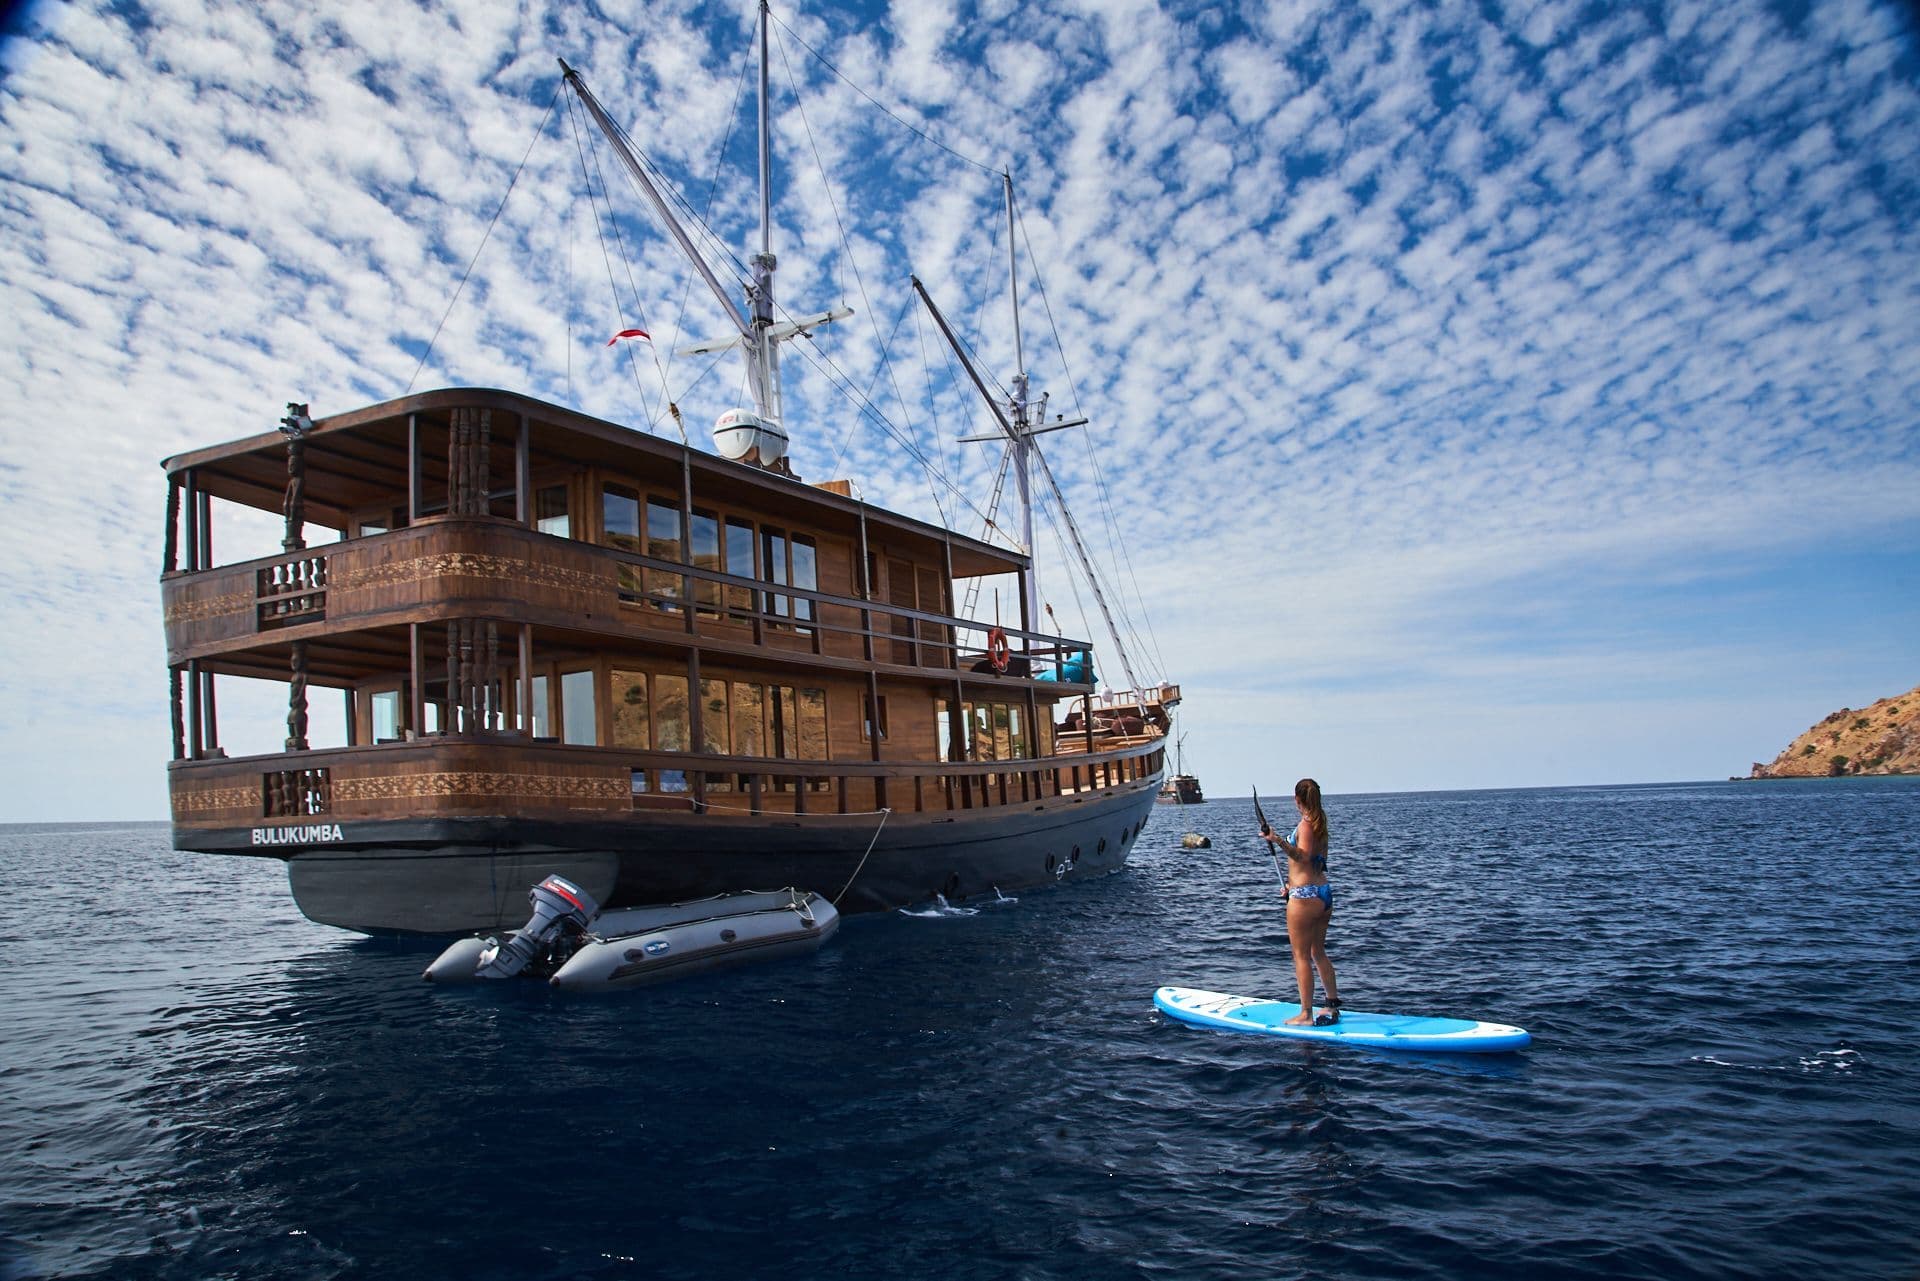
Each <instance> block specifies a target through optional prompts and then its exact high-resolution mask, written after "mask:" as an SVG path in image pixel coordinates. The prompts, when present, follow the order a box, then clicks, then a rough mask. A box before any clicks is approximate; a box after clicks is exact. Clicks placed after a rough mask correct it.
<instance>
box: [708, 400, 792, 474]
mask: <svg viewBox="0 0 1920 1281" xmlns="http://www.w3.org/2000/svg"><path fill="white" fill-rule="evenodd" d="M713 443H714V444H715V446H717V447H718V448H719V450H720V456H721V457H722V458H731V459H733V460H734V461H735V462H739V463H759V464H760V465H761V466H762V467H771V466H773V465H774V464H775V463H777V462H779V461H780V459H781V458H782V457H783V456H784V455H785V454H786V452H787V433H786V431H785V429H784V428H782V427H781V426H780V425H779V424H778V423H774V422H770V421H768V420H767V419H765V418H762V417H761V416H760V415H759V414H756V413H754V412H753V411H752V410H751V409H729V410H728V411H727V412H726V413H724V414H721V415H720V417H719V418H718V419H717V420H716V421H715V422H714V424H713Z"/></svg>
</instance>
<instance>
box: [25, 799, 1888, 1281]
mask: <svg viewBox="0 0 1920 1281" xmlns="http://www.w3.org/2000/svg"><path fill="white" fill-rule="evenodd" d="M1329 808H1330V811H1331V814H1332V818H1333V823H1334V860H1333V864H1334V879H1335V882H1336V885H1337V887H1338V893H1339V913H1338V915H1337V917H1336V919H1335V923H1334V926H1333V929H1332V932H1331V936H1330V940H1329V942H1330V949H1331V951H1332V954H1333V957H1334V960H1335V962H1336V964H1337V965H1338V967H1339V972H1340V976H1341V984H1342V987H1343V988H1344V989H1345V993H1344V995H1345V996H1346V999H1347V1001H1348V1004H1349V1005H1350V1006H1351V1007H1354V1008H1361V1009H1373V1010H1381V1011H1393V1012H1421V1013H1443V1014H1457V1015H1468V1016H1474V1017H1483V1018H1489V1019H1495V1020H1501V1021H1507V1022H1514V1023H1519V1024H1522V1025H1524V1026H1525V1027H1527V1028H1529V1029H1530V1030H1531V1031H1532V1032H1533V1034H1534V1038H1535V1040H1534V1045H1533V1048H1532V1049H1531V1050H1529V1051H1527V1052H1525V1053H1522V1054H1515V1055H1501V1056H1491V1057H1487V1058H1484V1059H1476V1058H1470V1057H1455V1056H1437V1055H1436V1056H1416V1055H1403V1054H1382V1053H1375V1052H1368V1051H1360V1050H1353V1049H1340V1048H1328V1047H1321V1046H1314V1045H1306V1044H1300V1043H1289V1042H1281V1041H1273V1040H1266V1039H1256V1038H1249V1037H1244V1036H1236V1035H1231V1034H1223V1033H1215V1032H1208V1031H1203V1030H1199V1029H1195V1028H1191V1027H1187V1026H1184V1025H1180V1024H1176V1023H1170V1022H1168V1021H1166V1020H1164V1019H1163V1018H1162V1017H1160V1016H1159V1015H1158V1014H1157V1013H1156V1012H1155V1011H1154V1009H1153V1006H1152V1001H1151V996H1152V992H1153V989H1154V988H1155V987H1157V986H1159V985H1160V984H1163V983H1175V984H1182V985H1187V986H1201V987H1211V988H1218V989H1221V990H1226V991H1237V992H1250V993H1269V994H1273V995H1278V996H1287V995H1289V993H1290V990H1291V982H1292V978H1291V969H1290V966H1289V963H1288V960H1287V951H1286V942H1285V936H1284V932H1283V926H1282V912H1281V906H1280V899H1279V894H1278V892H1277V884H1276V881H1275V875H1274V867H1273V865H1272V863H1271V862H1269V861H1268V860H1267V858H1266V857H1265V856H1264V854H1262V853H1261V852H1260V850H1259V847H1258V846H1257V845H1256V843H1255V841H1254V839H1253V837H1252V822H1251V817H1250V810H1249V807H1248V805H1247V804H1246V802H1244V801H1215V802H1212V803H1210V804H1207V805H1204V806H1194V807H1186V808H1162V809H1161V810H1160V811H1159V812H1158V813H1156V815H1155V816H1154V818H1153V820H1152V822H1151V824H1150V825H1149V826H1148V828H1147V831H1146V833H1145V834H1144V835H1143V836H1142V838H1141V840H1140V842H1139V846H1138V848H1137V851H1136V853H1135V855H1134V858H1133V861H1132V863H1131V865H1130V866H1129V867H1128V868H1127V869H1126V870H1125V871H1123V872H1121V873H1118V874H1116V875H1113V876H1109V877H1105V878H1101V879H1097V880H1088V881H1083V882H1078V883H1074V882H1071V881H1069V882H1068V883H1066V884H1063V885H1060V886H1058V887H1055V888H1052V889H1048V890H1044V891H1037V892H1027V893H1024V894H1022V895H1020V896H1019V898H1018V900H1017V901H1008V902H998V903H989V904H978V903H974V904H968V905H966V907H967V908H968V909H970V910H965V911H961V910H941V909H940V907H939V906H938V905H933V906H931V907H928V908H923V909H920V910H917V911H913V912H905V913H895V914H891V915H887V916H882V917H874V918H867V917H861V918H855V919H853V920H851V921H849V922H848V923H847V924H846V925H845V927H844V928H843V929H842V930H841V932H840V934H839V936H838V937H837V938H836V939H835V940H834V941H833V942H832V943H831V944H830V945H829V946H828V947H827V948H826V949H825V950H824V951H822V952H821V953H820V954H819V955H817V956H816V957H813V958H809V959H803V960H796V961H788V962H781V963H775V964H771V965H765V966H761V967H758V968H754V969H747V970H739V971H735V972H732V973H728V974H720V975H709V976H705V977H701V978H696V979H692V980H689V981H686V982H683V983H680V984H678V985H674V986H670V987H663V988H656V989H652V990H645V991H640V992H635V993H629V994H625V995H622V996H617V997H611V998H601V999H582V998H577V997H575V998H568V997H562V996H560V995H558V994H555V993H552V992H550V991H548V990H547V989H545V988H544V987H541V986H539V985H534V984H525V985H516V986H510V987H506V988H494V989H488V990H449V989H440V988H434V987H430V986H428V985H426V984H424V983H422V982H420V980H419V973H420V970H421V969H422V967H423V966H424V965H425V964H426V962H427V961H428V960H429V959H430V957H431V955H432V952H433V949H432V948H431V947H428V946H421V945H402V944H397V943H393V942H382V941H372V940H365V939H358V938H355V937H353V936H350V935H347V934H343V933H340V932H337V931H333V930H329V929H325V928H322V927H320V926H316V925H312V924H310V923H308V922H307V921H305V920H304V919H303V918H302V917H301V916H300V915H299V913H298V912H297V911H296V910H295V909H294V907H293V905H292V903H291V900H290V899H289V897H288V895H287V892H286V883H285V876H284V873H283V871H282V869H281V868H280V866H279V865H278V864H275V863H272V862H270V861H265V860H253V859H239V858H217V857H211V856H198V855H181V854H175V853H173V852H172V851H171V850H170V849H169V847H168V839H167V833H166V829H165V828H164V827H161V826H117V827H114V826H78V827H76V826H62V827H10V828H0V1020H3V1021H4V1034H3V1036H0V1277H5V1278H22V1277H40V1276H99V1277H115V1278H120V1277H126V1278H147V1277H155V1278H160V1277H164V1278H204V1277H235V1278H261V1277H273V1278H280V1277H314V1278H333V1277H376V1276H405V1275H420V1276H448V1277H452V1276H460V1277H480V1278H486V1277H502V1278H505V1277H513V1278H529V1279H531V1278H575V1277H609V1278H612V1277H712V1276H718V1275H732V1276H744V1277H765V1276H775V1275H781V1276H798V1277H843V1276H852V1277H863V1276H873V1277H878V1276H913V1277H945V1276H952V1277H967V1278H998V1277H1008V1278H1016V1277H1017V1278H1067V1277H1074V1278H1079V1277H1087V1278H1096V1277H1169V1278H1195V1277H1220V1278H1234V1279H1235V1281H1247V1279H1248V1278H1253V1277H1261V1278H1269V1277H1305V1276H1314V1277H1322V1276H1325V1277H1344V1278H1368V1277H1413V1276H1432V1275H1449V1274H1450V1275H1463V1276H1464V1275H1473V1276H1512V1277H1535V1276H1546V1275H1575V1274H1580V1275H1592V1276H1608V1277H1645V1278H1674V1277H1730V1276H1782V1277H1785V1276H1801V1275H1812V1276H1818V1277H1822V1278H1831V1277H1909V1278H1910V1277H1913V1276H1914V1275H1915V1267H1916V1260H1917V1259H1920V1234H1917V1233H1916V1226H1915V1225H1916V1224H1920V1209H1917V1208H1916V1207H1920V1085H1916V1082H1917V1081H1920V1074H1917V1072H1916V1069H1920V1053H1917V1052H1916V1050H1915V1049H1914V1034H1915V1028H1916V1026H1920V984H1917V983H1916V975H1917V974H1920V964H1916V963H1917V962H1920V894H1916V889H1920V780H1911V779H1907V780H1901V779H1894V780H1836V781H1832V782H1779V783H1743V784H1703V785H1684V786H1683V785H1674V786H1659V787H1634V788H1591V789H1563V790H1545V791H1512V792H1471V793H1428V794H1419V795H1394V796H1352V797H1335V798H1333V799H1332V800H1331V802H1330V805H1329ZM1188 831H1195V832H1200V833H1204V834H1207V835H1209V836H1211V837H1212V838H1213V848H1212V849H1207V850H1186V849H1183V848H1181V845H1180V837H1181V835H1182V834H1183V833H1184V832H1188ZM971 909H977V910H971Z"/></svg>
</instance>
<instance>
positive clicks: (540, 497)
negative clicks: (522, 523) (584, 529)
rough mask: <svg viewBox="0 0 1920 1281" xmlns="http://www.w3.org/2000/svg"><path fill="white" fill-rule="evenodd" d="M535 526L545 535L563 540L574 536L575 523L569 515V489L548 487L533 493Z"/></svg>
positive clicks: (554, 486)
mask: <svg viewBox="0 0 1920 1281" xmlns="http://www.w3.org/2000/svg"><path fill="white" fill-rule="evenodd" d="M533 525H534V528H535V529H538V530H539V531H540V532H541V533H543V534H554V535H557V536H558V537H561V538H570V537H572V536H573V521H572V519H571V518H570V517H569V516H568V514H567V487H566V486H565V485H546V486H543V487H542V488H540V489H536V490H534V491H533Z"/></svg>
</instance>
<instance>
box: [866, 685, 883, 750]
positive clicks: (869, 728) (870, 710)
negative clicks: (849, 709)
mask: <svg viewBox="0 0 1920 1281" xmlns="http://www.w3.org/2000/svg"><path fill="white" fill-rule="evenodd" d="M874 701H875V700H874V698H873V696H872V695H871V694H868V695H864V696H862V699H861V703H860V712H861V721H860V737H861V738H863V739H865V740H867V741H868V742H872V741H873V729H874V722H875V721H876V720H878V721H879V723H880V741H881V742H885V741H886V738H887V696H886V695H885V694H882V695H880V698H879V704H880V714H879V716H877V717H876V716H875V715H874Z"/></svg>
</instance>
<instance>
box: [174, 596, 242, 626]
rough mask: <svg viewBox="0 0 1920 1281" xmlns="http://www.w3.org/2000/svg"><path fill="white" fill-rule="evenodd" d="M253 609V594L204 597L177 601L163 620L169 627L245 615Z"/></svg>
mask: <svg viewBox="0 0 1920 1281" xmlns="http://www.w3.org/2000/svg"><path fill="white" fill-rule="evenodd" d="M252 608H253V593H252V592H228V593H226V594H225V595H223V596H204V597H201V598H200V599H198V600H176V601H174V602H173V603H172V604H171V605H168V606H167V608H166V611H165V613H164V615H163V618H164V620H165V622H166V624H167V626H169V627H171V626H173V625H174V624H175V623H198V622H202V621H204V620H206V619H209V618H224V617H226V616H227V615H228V614H244V613H246V612H248V611H249V610H251V609H252Z"/></svg>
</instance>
